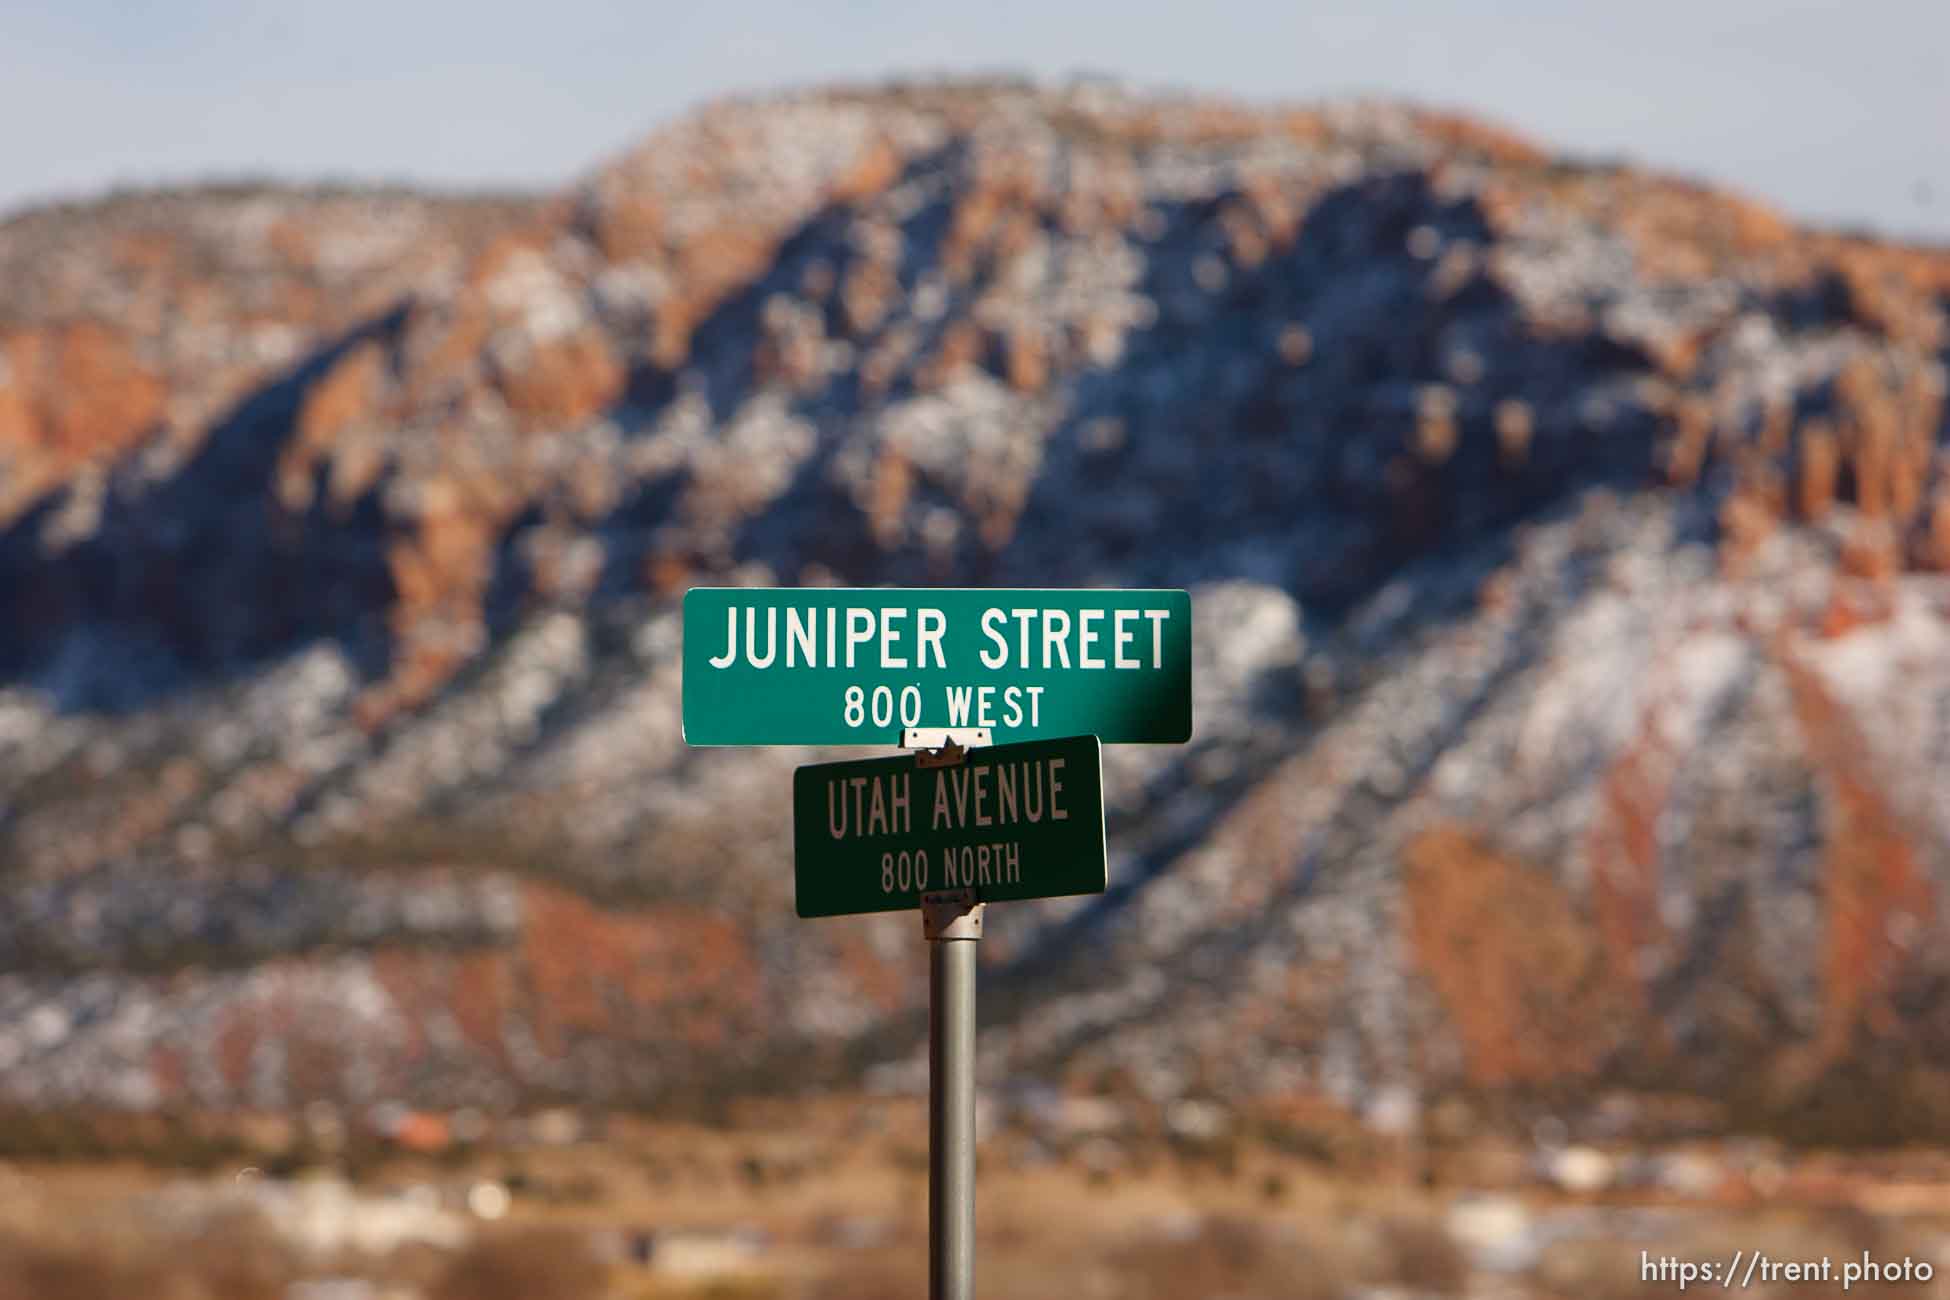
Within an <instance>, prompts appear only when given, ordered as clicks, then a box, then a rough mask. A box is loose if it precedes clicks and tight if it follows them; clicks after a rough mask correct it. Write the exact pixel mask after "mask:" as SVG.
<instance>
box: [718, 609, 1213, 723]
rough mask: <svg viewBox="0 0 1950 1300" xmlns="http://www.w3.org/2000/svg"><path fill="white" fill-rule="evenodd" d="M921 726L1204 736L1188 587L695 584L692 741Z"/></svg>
mask: <svg viewBox="0 0 1950 1300" xmlns="http://www.w3.org/2000/svg"><path fill="white" fill-rule="evenodd" d="M909 727H987V728H989V729H990V731H991V734H993V735H994V737H995V738H996V739H997V740H1002V741H1007V740H1028V739H1032V738H1034V737H1039V736H1079V735H1094V736H1097V737H1099V738H1100V739H1101V740H1102V741H1103V742H1104V743H1105V744H1158V745H1175V744H1183V743H1184V742H1185V741H1188V740H1190V739H1191V738H1192V599H1191V597H1190V596H1188V595H1187V594H1186V593H1184V592H1183V591H1170V590H1153V591H1145V590H1133V591H1123V590H1096V589H1087V588H1064V589H1041V590H1038V589H1006V588H1004V589H994V590H990V589H982V588H968V587H958V588H937V589H930V588H919V589H905V590H903V589H896V588H844V587H806V588H797V587H694V588H692V589H691V590H690V591H688V592H686V593H684V739H685V740H686V741H687V742H689V743H690V744H693V745H893V744H896V743H898V742H899V739H900V735H901V732H902V730H903V729H905V728H909Z"/></svg>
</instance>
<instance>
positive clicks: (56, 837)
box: [0, 84, 1950, 1133]
mask: <svg viewBox="0 0 1950 1300" xmlns="http://www.w3.org/2000/svg"><path fill="white" fill-rule="evenodd" d="M0 286H3V287H0V467H3V468H0V610H3V611H4V614H0V617H4V621H5V626H6V627H8V628H9V629H10V633H11V635H9V636H8V637H7V638H5V640H4V642H0V673H4V676H5V680H6V682H7V686H6V689H5V691H4V693H0V846H4V847H3V848H0V870H3V871H4V874H0V891H4V894H5V901H4V904H0V1088H4V1090H5V1092H6V1093H7V1094H9V1095H11V1096H12V1097H14V1098H15V1099H17V1100H24V1101H27V1102H31V1103H35V1104H53V1103H63V1102H72V1101H79V1100H86V1101H105V1102H111V1103H115V1104H122V1105H133V1106H156V1105H165V1104H168V1105H173V1104H178V1103H205V1104H217V1105H278V1104H285V1103H288V1102H291V1101H294V1100H296V1099H300V1098H307V1097H315V1096H324V1097H336V1098H339V1099H343V1100H347V1101H351V1102H355V1103H371V1102H377V1101H381V1100H395V1099H405V1100H409V1101H418V1102H423V1103H428V1104H453V1103H461V1102H466V1103H488V1104H513V1103H515V1102H517V1101H519V1100H520V1099H522V1098H524V1097H532V1096H538V1095H544V1094H546V1095H565V1094H566V1095H577V1096H591V1097H602V1098H608V1099H614V1100H625V1101H628V1100H644V1099H654V1098H659V1097H667V1096H670V1095H672V1094H674V1093H679V1092H687V1091H694V1090H698V1089H704V1088H723V1087H727V1086H752V1087H766V1086H769V1087H776V1086H779V1084H780V1078H781V1076H780V1075H779V1073H778V1071H777V1069H776V1065H777V1063H778V1062H779V1061H780V1060H781V1059H783V1055H782V1054H784V1053H787V1052H791V1053H793V1054H794V1055H793V1057H792V1059H793V1060H794V1061H795V1062H796V1063H797V1064H796V1066H795V1070H794V1072H793V1074H792V1076H791V1080H792V1083H793V1085H794V1086H799V1085H817V1084H819V1083H822V1082H827V1081H836V1080H841V1079H849V1078H857V1077H859V1076H860V1075H861V1073H862V1072H865V1076H866V1077H867V1078H868V1079H869V1080H870V1081H872V1082H874V1083H876V1084H882V1085H886V1086H912V1085H914V1084H915V1083H916V1082H917V1081H918V1079H919V1078H920V1077H921V1076H920V1070H921V1068H922V1067H921V1064H920V1060H919V1058H918V1057H917V1056H916V1044H917V1042H918V1037H917V1035H918V1033H919V1030H920V1027H919V1021H918V1019H917V1011H918V1009H919V1008H920V1007H922V1006H923V1005H924V1003H925V998H926V981H925V966H924V957H923V948H922V945H921V943H920V940H919V937H918V927H917V926H916V924H915V922H914V920H913V918H912V917H900V916H895V917H880V918H856V919H846V920H836V921H829V922H801V921H798V920H796V919H795V918H794V917H793V916H792V909H791V873H790V848H789V840H788V838H787V831H788V828H787V826H786V824H785V804H784V792H785V791H786V790H787V789H788V775H789V772H790V770H791V768H792V767H793V766H794V765H795V764H797V763H799V762H803V761H806V760H807V759H808V758H810V757H815V755H813V754H811V753H809V752H806V751H784V750H778V751H769V750H768V751H726V752H718V751H690V750H687V749H686V748H685V747H684V746H683V744H682V742H681V738H680V735H679V731H678V722H677V700H678V687H679V682H678V648H679V635H680V628H679V620H678V615H677V598H678V597H679V596H680V595H681V593H682V591H683V590H684V589H685V588H686V587H687V586H690V585H693V584H697V583H704V582H732V583H743V582H763V583H772V582H777V583H829V582H843V583H851V584H871V583H880V582H902V583H913V584H928V583H943V584H963V585H980V584H1014V585H1069V584H1092V583H1114V584H1119V585H1171V586H1186V587H1189V588H1191V589H1192V591H1193V594H1194V609H1195V616H1196V621H1197V624H1198V630H1197V636H1196V655H1197V662H1198V681H1197V691H1198V697H1197V700H1196V714H1197V719H1198V721H1197V728H1198V730H1197V735H1196V737H1195V739H1194V742H1193V743H1192V744H1191V745H1188V746H1185V747H1183V748H1173V749H1159V750H1151V749H1142V748H1129V749H1117V750H1112V751H1108V752H1107V756H1106V757H1107V766H1108V768H1109V772H1108V777H1107V781H1108V789H1107V794H1108V798H1109V800H1110V804H1111V809H1110V812H1111V837H1112V852H1113V858H1112V869H1111V877H1112V882H1113V888H1112V890H1111V891H1110V892H1109V893H1108V894H1107V895H1105V896H1103V897H1102V898H1098V899H1084V900H1060V901H1051V902H1048V903H1042V904H1011V905H1008V906H1007V907H1006V909H1004V911H1003V913H1002V914H1000V915H998V916H996V917H993V918H991V922H990V926H989V932H990V937H989V938H988V939H987V940H985V942H984V944H983V949H984V952H983V957H984V960H985V961H986V963H987V969H988V975H987V986H986V987H987V993H986V995H985V1004H984V1014H985V1017H986V1019H987V1026H986V1028H985V1031H984V1035H985V1036H984V1043H983V1064H984V1069H985V1070H988V1071H990V1072H992V1077H993V1078H994V1079H996V1080H998V1081H1000V1080H1004V1079H1014V1080H1021V1079H1028V1078H1041V1079H1048V1080H1064V1081H1069V1082H1073V1083H1077V1084H1082V1085H1090V1086H1110V1087H1118V1088H1130V1089H1135V1090H1138V1091H1140V1092H1142V1093H1145V1094H1147V1095H1151V1096H1155V1097H1175V1096H1181V1095H1187V1094H1219V1095H1226V1096H1236V1095H1247V1094H1252V1095H1257V1096H1260V1097H1264V1098H1274V1099H1294V1100H1296V1101H1311V1100H1317V1099H1320V1098H1326V1099H1329V1100H1331V1101H1335V1102H1338V1103H1341V1104H1345V1105H1347V1106H1349V1107H1352V1108H1354V1109H1357V1110H1366V1111H1368V1112H1369V1113H1370V1117H1371V1118H1373V1119H1375V1120H1376V1122H1378V1123H1383V1124H1400V1123H1403V1122H1412V1121H1413V1120H1414V1118H1415V1117H1417V1116H1419V1115H1421V1114H1423V1113H1425V1112H1426V1111H1427V1109H1428V1108H1429V1107H1430V1106H1432V1105H1434V1104H1435V1103H1437V1102H1439V1101H1441V1100H1443V1099H1445V1098H1449V1097H1472V1098H1479V1099H1480V1098H1488V1099H1491V1100H1502V1099H1508V1100H1510V1101H1514V1102H1522V1103H1526V1104H1544V1105H1552V1106H1559V1107H1564V1108H1569V1109H1572V1110H1576V1111H1577V1112H1578V1113H1585V1112H1586V1111H1588V1110H1589V1109H1590V1108H1591V1107H1592V1106H1594V1105H1597V1104H1599V1103H1603V1106H1604V1107H1608V1108H1609V1109H1608V1110H1606V1113H1614V1112H1616V1111H1617V1110H1618V1109H1619V1108H1620V1107H1621V1106H1622V1107H1624V1108H1626V1109H1627V1110H1629V1109H1631V1108H1632V1107H1633V1106H1636V1105H1638V1104H1639V1103H1638V1102H1635V1101H1632V1100H1630V1099H1631V1098H1633V1097H1645V1096H1649V1095H1651V1094H1672V1093H1679V1094H1690V1095H1693V1096H1695V1097H1697V1098H1701V1099H1704V1100H1705V1102H1706V1103H1707V1104H1709V1105H1716V1106H1720V1107H1723V1108H1725V1109H1724V1110H1723V1111H1721V1112H1719V1113H1720V1114H1721V1115H1722V1117H1723V1118H1722V1120H1721V1121H1719V1122H1734V1118H1735V1117H1737V1121H1738V1122H1740V1123H1750V1122H1751V1123H1779V1124H1783V1125H1793V1126H1799V1127H1803V1128H1809V1127H1811V1128H1812V1130H1814V1131H1822V1132H1842V1133H1856V1132H1873V1131H1886V1130H1887V1129H1888V1128H1889V1127H1890V1125H1892V1124H1894V1125H1896V1126H1897V1131H1904V1132H1913V1131H1917V1130H1918V1128H1919V1126H1922V1125H1935V1126H1941V1127H1942V1128H1943V1129H1944V1130H1946V1131H1950V1102H1945V1101H1944V1100H1943V1099H1944V1098H1945V1097H1946V1096H1950V1090H1947V1089H1946V1083H1950V1076H1946V1074H1945V1072H1944V1071H1943V1069H1942V1064H1941V1063H1942V1062H1943V1061H1945V1060H1950V955H1947V954H1950V948H1946V946H1945V945H1944V944H1943V943H1942V942H1941V940H1942V938H1943V931H1944V926H1945V921H1944V918H1943V915H1942V912H1943V908H1942V906H1941V903H1940V898H1941V895H1942V894H1943V890H1944V886H1945V884H1946V882H1947V881H1950V797H1946V791H1950V577H1946V576H1944V575H1946V573H1950V451H1946V443H1947V441H1950V433H1947V430H1950V425H1946V421H1945V413H1944V396H1945V378H1944V376H1945V361H1946V348H1947V347H1950V335H1946V331H1945V322H1946V309H1947V308H1950V255H1946V254H1942V253H1937V252H1931V251H1928V250H1917V249H1909V248H1903V247H1896V246H1889V245H1881V244H1876V243H1872V242H1867V241H1865V240H1862V239H1857V238H1848V237H1842V236H1837V235H1829V234H1824V233H1821V232H1816V231H1808V230H1803V229H1797V228H1796V227H1794V226H1793V225H1792V224H1790V223H1789V222H1787V221H1785V220H1783V219H1782V218H1781V217H1780V216H1779V215H1777V214H1775V213H1772V212H1770V211H1768V210H1766V209H1764V208H1762V207H1760V206H1758V205H1756V204H1753V203H1751V202H1747V201H1744V200H1741V199H1739V198H1736V197H1733V196H1730V195H1726V194H1722V193H1718V192H1715V191H1713V190H1710V189H1708V188H1705V187H1702V186H1699V185H1696V184H1692V183H1688V182H1683V181H1679V180H1674V179H1672V178H1668V177H1662V176H1657V175H1648V174H1643V173H1639V172H1634V171H1629V170H1622V169H1617V168H1610V167H1596V166H1586V165H1581V164H1579V163H1577V162H1575V161H1569V160H1564V159H1559V158H1554V157H1552V156H1550V155H1549V154H1547V153H1545V152H1544V151H1542V150H1540V149H1539V148H1537V147H1535V146H1533V145H1531V144H1529V143H1526V142H1525V141H1522V140H1519V139H1515V138H1512V137H1511V136H1509V135H1507V134H1505V133H1503V132H1500V131H1497V130H1494V129H1491V128H1488V127H1485V126H1483V125H1480V124H1478V123H1474V122H1471V121H1468V120H1466V119H1461V118H1456V117H1451V116H1446V115H1442V114H1437V113H1432V112H1427V111H1422V110H1416V109H1410V108H1405V107H1401V106H1395V105H1388V104H1333V105H1327V106H1324V107H1315V108H1301V109H1291V110H1261V109H1247V108H1243V107H1240V106H1237V105H1232V104H1226V103H1215V102H1205V101H1194V100H1177V99H1158V98H1140V97H1135V96H1130V95H1127V94H1125V93H1124V92H1121V91H1117V90H1114V89H1109V88H1105V87H1103V86H1098V85H1090V86H1081V87H1075V88H1069V89H1038V88H1033V87H1028V86H1018V85H1010V84H979V85H977V84H969V85H956V86H948V87H935V86H928V87H915V86H908V87H901V86H896V87H889V88H885V89H880V90H874V91H848V90H838V91H827V92H821V93H810V94H802V95H796V96H789V97H783V98H775V99H768V100H764V101H760V102H735V103H726V104H721V105H717V106H714V107H711V108H709V109H706V110H704V111H701V112H699V113H697V114H695V115H694V116H692V117H690V118H689V119H687V120H685V121H683V122H681V123H679V124H677V125H676V126H674V127H672V128H670V129H669V130H666V131H664V132H661V133H659V134H658V135H656V136H654V137H653V138H651V139H650V140H648V141H647V142H645V143H644V144H643V145H642V146H641V147H640V148H639V149H637V150H635V151H633V152H631V153H629V154H628V155H626V156H623V157H621V158H618V159H616V160H614V161H613V162H611V163H610V164H609V165H607V166H605V167H602V168H601V169H599V170H597V171H596V172H594V173H593V174H591V175H590V176H589V178H588V179H587V180H586V181H585V182H583V183H581V184H579V185H577V186H575V187H574V188H573V189H572V190H570V191H569V192H567V193H565V194H561V195H558V196H553V197H550V198H547V199H538V200H533V201H528V200H520V199H475V198H454V197H447V198H442V197H434V196H419V195H411V194H391V193H321V192H310V191H295V190H278V189H251V190H239V191H232V192H216V191H208V192H194V193H176V194H167V195H147V196H133V197H122V198H118V199H114V200H110V201H107V202H104V203H102V204H98V205H93V206H88V207H81V208H68V209H61V210H53V211H45V212H38V213H30V214H27V215H23V216H20V217H17V218H15V219H13V220H12V221H11V222H9V223H7V224H5V225H0ZM1619 1098H1625V1099H1626V1100H1625V1101H1620V1100H1619ZM1878 1126H1879V1128H1878Z"/></svg>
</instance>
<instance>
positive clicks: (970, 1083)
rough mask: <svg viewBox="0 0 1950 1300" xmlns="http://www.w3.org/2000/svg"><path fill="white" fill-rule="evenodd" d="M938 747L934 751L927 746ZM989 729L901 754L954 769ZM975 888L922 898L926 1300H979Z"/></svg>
mask: <svg viewBox="0 0 1950 1300" xmlns="http://www.w3.org/2000/svg"><path fill="white" fill-rule="evenodd" d="M930 743H932V744H933V745H936V746H939V748H935V749H930V748H928V746H929V745H930ZM988 743H990V741H989V732H988V729H987V728H985V727H984V728H969V729H963V730H949V731H941V732H933V731H924V730H921V729H918V728H909V729H908V730H906V731H905V732H904V733H903V734H902V736H901V745H902V747H903V748H908V749H914V748H919V749H920V752H919V753H918V754H916V755H915V761H916V762H917V763H918V764H920V765H921V766H923V767H954V766H956V765H958V764H960V763H961V762H962V760H963V759H964V758H965V757H967V751H966V750H965V749H964V748H963V745H964V744H973V745H986V744H988ZM987 906H988V905H987V904H986V903H978V902H976V901H975V891H974V890H972V889H949V890H941V891H939V892H936V893H925V894H922V895H921V934H922V937H924V938H925V939H926V940H927V941H928V1300H975V944H976V942H977V941H978V940H980V939H981V937H982V912H983V910H984V909H985V908H986V907H987Z"/></svg>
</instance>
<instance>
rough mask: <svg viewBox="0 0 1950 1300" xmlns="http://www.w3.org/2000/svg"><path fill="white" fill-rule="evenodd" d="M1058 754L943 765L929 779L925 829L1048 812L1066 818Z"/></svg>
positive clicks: (1014, 820)
mask: <svg viewBox="0 0 1950 1300" xmlns="http://www.w3.org/2000/svg"><path fill="white" fill-rule="evenodd" d="M1064 762H1065V760H1063V759H1061V758H1037V759H1030V760H1028V761H1027V762H1022V763H990V764H983V765H981V766H977V767H959V768H948V769H946V770H945V771H944V772H943V773H942V775H941V779H940V780H938V781H936V782H935V784H934V807H933V809H932V810H931V811H930V813H929V827H930V829H933V830H937V831H943V830H963V829H966V828H967V827H970V826H977V827H989V826H1019V825H1022V824H1023V823H1025V822H1028V823H1032V824H1033V823H1036V822H1040V821H1042V820H1043V818H1044V817H1048V818H1049V819H1050V820H1051V821H1054V822H1062V821H1068V820H1069V819H1070V810H1069V809H1068V808H1066V807H1064V806H1063V765H1064Z"/></svg>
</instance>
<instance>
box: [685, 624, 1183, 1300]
mask: <svg viewBox="0 0 1950 1300" xmlns="http://www.w3.org/2000/svg"><path fill="white" fill-rule="evenodd" d="M1191 623H1192V602H1191V597H1189V596H1188V595H1186V593H1184V592H1182V591H1164V590H1160V591H1146V590H1138V591H1098V590H1060V589H1052V590H983V589H939V590H936V589H923V590H895V589H891V588H873V589H846V588H811V589H788V588H754V587H699V588H693V589H692V590H691V591H689V592H687V593H685V596H684V650H683V696H684V704H683V708H684V713H683V727H684V739H685V740H686V741H687V742H688V743H690V744H693V745H880V744H889V745H891V744H893V743H895V742H896V741H897V740H898V742H899V743H900V744H901V746H902V747H903V748H904V749H907V750H908V751H909V752H908V753H907V754H905V755H903V756H901V757H897V758H877V759H865V760H859V761H849V762H842V763H820V764H814V765H810V766H806V767H801V768H799V769H798V771H796V772H795V773H794V774H793V779H792V805H793V883H794V891H795V896H796V900H797V908H798V912H799V915H801V916H808V917H812V916H843V915H850V914H856V913H864V912H884V911H893V910H898V909H903V908H917V907H918V908H919V909H920V912H921V933H922V936H923V937H924V938H925V939H927V941H928V948H929V955H928V968H929V980H928V1294H929V1296H930V1297H931V1298H932V1300H972V1298H973V1296H974V1289H975V941H976V940H979V939H980V938H981V937H982V919H983V913H984V911H985V910H986V908H987V906H988V903H989V902H990V901H992V900H998V899H1025V898H1049V897H1054V896H1057V895H1063V894H1091V893H1101V892H1102V891H1103V890H1104V888H1105V886H1106V884H1107V883H1108V882H1107V879H1106V863H1107V860H1108V859H1107V854H1106V845H1105V839H1104V788H1103V767H1102V749H1101V744H1182V743H1184V742H1185V741H1188V740H1190V739H1191V737H1192V627H1191ZM997 736H999V737H1001V739H1003V740H1004V741H1005V742H1013V743H1005V744H1001V745H995V744H993V741H994V739H995V738H996V737H997ZM1100 742H1101V744H1100ZM970 745H972V746H979V748H974V749H965V748H963V747H964V746H970Z"/></svg>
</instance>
